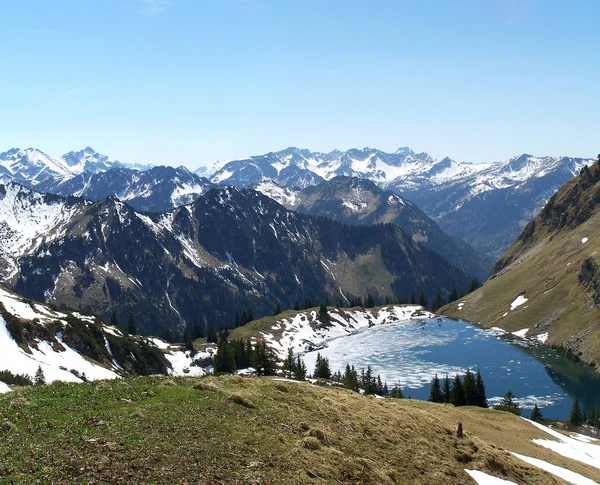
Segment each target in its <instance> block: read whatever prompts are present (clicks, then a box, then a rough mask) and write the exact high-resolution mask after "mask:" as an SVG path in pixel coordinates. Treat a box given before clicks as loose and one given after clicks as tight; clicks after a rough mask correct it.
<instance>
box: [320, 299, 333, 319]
mask: <svg viewBox="0 0 600 485" xmlns="http://www.w3.org/2000/svg"><path fill="white" fill-rule="evenodd" d="M319 321H320V322H321V323H329V322H330V321H331V317H330V316H329V313H328V311H327V305H325V303H321V305H320V306H319Z"/></svg>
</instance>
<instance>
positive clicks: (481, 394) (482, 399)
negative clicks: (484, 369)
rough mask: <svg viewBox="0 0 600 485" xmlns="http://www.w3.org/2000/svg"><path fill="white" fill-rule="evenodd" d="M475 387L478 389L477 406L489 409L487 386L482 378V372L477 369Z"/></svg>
mask: <svg viewBox="0 0 600 485" xmlns="http://www.w3.org/2000/svg"><path fill="white" fill-rule="evenodd" d="M475 387H476V388H477V399H476V401H475V406H479V407H480V408H487V407H488V402H487V396H486V395H485V384H484V383H483V378H482V377H481V372H480V371H479V369H477V375H476V376H475Z"/></svg>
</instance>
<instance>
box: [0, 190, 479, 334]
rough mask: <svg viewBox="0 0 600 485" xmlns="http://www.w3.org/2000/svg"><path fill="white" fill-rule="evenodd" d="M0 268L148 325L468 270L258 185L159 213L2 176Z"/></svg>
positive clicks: (379, 290) (347, 294)
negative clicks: (306, 210)
mask: <svg viewBox="0 0 600 485" xmlns="http://www.w3.org/2000/svg"><path fill="white" fill-rule="evenodd" d="M0 214H2V215H3V220H2V221H0V277H1V278H2V281H3V282H4V283H5V284H6V285H8V286H10V287H11V288H12V289H14V290H15V291H17V292H19V293H20V294H22V295H24V296H26V297H28V298H31V299H34V300H37V301H46V302H52V303H55V304H56V305H59V306H60V305H66V306H67V307H69V308H84V309H89V310H90V311H92V312H93V313H95V314H98V315H101V316H103V317H104V318H106V319H109V318H110V317H111V315H112V312H113V311H114V312H115V313H116V315H117V318H118V319H119V321H121V322H125V321H127V318H128V317H129V315H134V317H135V319H136V321H137V324H138V327H139V328H140V329H142V330H145V331H151V330H154V331H155V332H156V333H158V332H160V330H162V329H167V328H170V329H179V330H181V327H182V326H183V323H184V322H186V323H189V324H193V323H194V322H199V323H201V324H206V323H209V322H210V323H213V324H214V325H220V324H221V323H224V322H227V321H228V322H229V323H230V324H231V323H232V322H234V318H235V315H236V313H238V314H242V312H247V311H248V309H249V308H252V310H253V312H254V315H256V316H262V315H269V314H272V312H273V310H274V309H275V308H276V307H277V305H280V306H281V307H282V308H291V307H293V306H294V304H295V302H303V301H304V300H306V299H312V300H313V301H316V302H321V301H323V300H325V299H329V300H330V301H331V302H332V303H335V302H338V301H339V300H341V301H342V302H346V300H348V301H350V300H351V298H352V296H353V295H354V296H361V297H365V296H367V294H369V293H371V294H372V295H373V296H374V297H375V298H376V299H378V300H379V301H381V302H383V301H384V299H385V297H386V296H388V297H390V296H393V297H396V298H404V299H408V298H410V296H411V294H414V295H417V294H418V293H419V292H420V291H422V292H423V293H424V294H425V296H426V297H427V298H429V299H430V301H431V300H432V299H433V297H434V295H435V294H436V293H437V292H441V293H442V294H447V293H448V292H450V291H451V290H452V289H453V288H465V287H466V286H467V285H468V281H469V279H470V278H469V276H468V275H467V274H466V273H464V272H463V271H461V270H460V269H458V268H456V267H454V266H453V265H451V264H450V263H448V261H446V260H445V259H444V258H443V257H442V256H440V255H439V254H437V253H435V252H432V251H429V250H427V249H425V248H424V247H423V246H421V245H419V244H417V243H415V242H414V241H413V240H412V239H411V238H410V237H408V236H407V235H406V234H405V233H404V232H403V231H402V230H401V229H400V228H398V227H397V226H394V225H391V224H388V225H377V226H350V225H344V224H341V223H339V222H335V221H331V220H328V219H324V218H318V217H312V216H307V215H302V214H296V213H294V212H290V211H288V210H286V209H285V208H284V207H283V206H281V205H280V204H278V203H277V202H275V201H274V200H272V199H270V198H269V197H266V196H264V195H262V194H260V193H258V192H255V191H251V190H240V189H235V188H221V189H212V190H209V191H208V192H207V193H206V194H204V195H202V196H201V197H200V198H199V199H198V200H196V201H195V202H193V203H191V204H189V205H186V206H183V207H180V208H177V209H174V210H171V211H169V212H165V213H163V214H142V213H139V212H137V211H135V210H134V209H133V208H132V207H131V206H129V205H127V204H125V203H123V202H121V201H119V200H117V199H115V198H113V197H109V198H107V199H104V200H102V201H99V202H96V203H91V202H88V201H85V200H83V199H79V198H74V197H69V198H62V197H58V196H50V195H43V194H39V193H36V192H34V191H32V190H30V189H27V188H25V187H22V186H20V185H17V184H12V183H11V184H7V185H4V186H0Z"/></svg>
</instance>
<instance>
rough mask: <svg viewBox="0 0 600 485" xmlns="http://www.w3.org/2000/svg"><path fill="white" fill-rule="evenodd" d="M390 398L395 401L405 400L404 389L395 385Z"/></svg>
mask: <svg viewBox="0 0 600 485" xmlns="http://www.w3.org/2000/svg"><path fill="white" fill-rule="evenodd" d="M390 396H391V397H393V398H395V399H404V393H403V392H402V388H401V387H400V386H399V385H395V386H394V387H392V392H391V393H390Z"/></svg>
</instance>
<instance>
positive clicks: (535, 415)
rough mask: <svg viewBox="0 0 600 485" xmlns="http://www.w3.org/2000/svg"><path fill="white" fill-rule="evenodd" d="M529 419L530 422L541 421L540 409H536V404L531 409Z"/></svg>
mask: <svg viewBox="0 0 600 485" xmlns="http://www.w3.org/2000/svg"><path fill="white" fill-rule="evenodd" d="M529 418H530V419H531V420H532V421H541V420H542V419H543V416H542V412H541V411H540V408H538V405H537V404H534V405H533V409H532V410H531V415H530V416H529Z"/></svg>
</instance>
